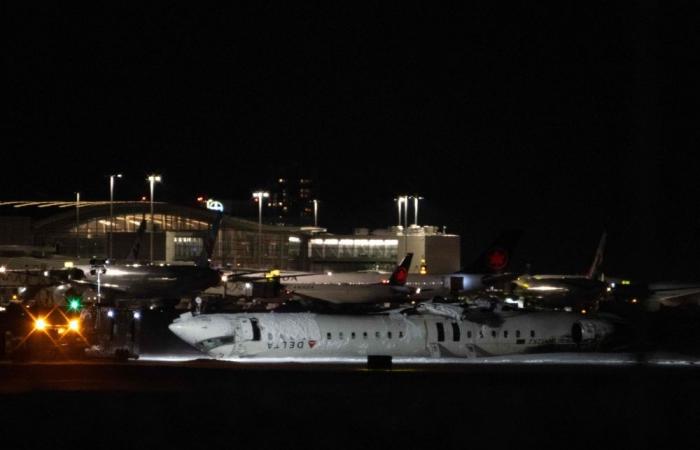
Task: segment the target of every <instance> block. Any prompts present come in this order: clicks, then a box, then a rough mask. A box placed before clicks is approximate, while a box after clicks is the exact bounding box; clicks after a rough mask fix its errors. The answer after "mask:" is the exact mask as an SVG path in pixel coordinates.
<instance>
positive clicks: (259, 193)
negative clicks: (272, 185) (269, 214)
mask: <svg viewBox="0 0 700 450" xmlns="http://www.w3.org/2000/svg"><path fill="white" fill-rule="evenodd" d="M269 196H270V193H269V192H265V191H257V192H253V198H254V199H255V200H256V201H257V202H258V266H261V267H262V204H263V199H264V198H268V197H269Z"/></svg>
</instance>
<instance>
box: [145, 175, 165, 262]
mask: <svg viewBox="0 0 700 450" xmlns="http://www.w3.org/2000/svg"><path fill="white" fill-rule="evenodd" d="M146 179H147V180H148V182H149V183H150V185H151V252H150V257H151V264H153V185H154V184H155V183H160V180H161V178H160V175H149V176H148V178H146Z"/></svg>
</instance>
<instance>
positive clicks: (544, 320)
mask: <svg viewBox="0 0 700 450" xmlns="http://www.w3.org/2000/svg"><path fill="white" fill-rule="evenodd" d="M410 311H411V313H407V312H406V311H403V312H399V311H393V312H390V313H384V314H371V315H332V314H314V313H241V314H201V315H192V314H191V313H185V314H183V315H181V316H180V317H179V318H178V319H176V320H175V321H174V322H173V323H172V324H170V330H171V331H172V332H173V333H175V334H176V335H177V336H178V337H179V338H181V339H182V340H184V341H185V342H187V343H188V344H190V345H192V346H193V347H195V348H197V349H199V350H200V351H202V352H205V353H207V354H209V355H210V356H213V357H215V358H240V357H303V358H316V357H366V356H370V355H387V356H393V357H460V358H474V357H479V356H495V355H506V354H517V353H535V352H539V351H545V350H548V351H552V350H559V351H567V350H580V349H586V348H595V347H597V346H598V345H600V344H601V343H603V342H604V341H605V340H606V339H608V338H609V337H610V336H611V335H612V333H613V331H614V325H613V324H612V323H611V322H609V321H608V320H606V319H596V318H591V317H582V316H579V315H576V314H569V313H561V312H519V311H509V312H501V313H498V314H496V315H492V316H490V318H489V319H488V320H482V319H483V318H481V319H474V318H470V317H469V316H468V315H465V314H464V313H463V310H462V308H461V307H460V306H457V305H448V304H440V305H433V306H430V307H426V308H415V309H412V310H410Z"/></svg>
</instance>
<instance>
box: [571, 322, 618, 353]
mask: <svg viewBox="0 0 700 450" xmlns="http://www.w3.org/2000/svg"><path fill="white" fill-rule="evenodd" d="M613 331H614V326H613V325H612V324H611V323H609V322H606V321H604V320H596V319H581V320H579V321H577V322H576V323H574V325H573V326H572V327H571V338H572V339H573V340H574V342H575V343H576V344H578V345H581V346H585V347H590V346H595V345H597V344H600V343H601V342H602V341H604V340H605V339H606V338H607V337H609V336H610V335H611V334H612V333H613Z"/></svg>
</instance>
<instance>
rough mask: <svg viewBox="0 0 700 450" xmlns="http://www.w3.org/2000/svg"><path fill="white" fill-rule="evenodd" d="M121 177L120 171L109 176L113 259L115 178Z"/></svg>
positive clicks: (110, 242)
mask: <svg viewBox="0 0 700 450" xmlns="http://www.w3.org/2000/svg"><path fill="white" fill-rule="evenodd" d="M121 177H122V174H120V173H118V174H116V175H110V176H109V259H112V241H113V239H114V237H113V236H114V179H115V178H121Z"/></svg>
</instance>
